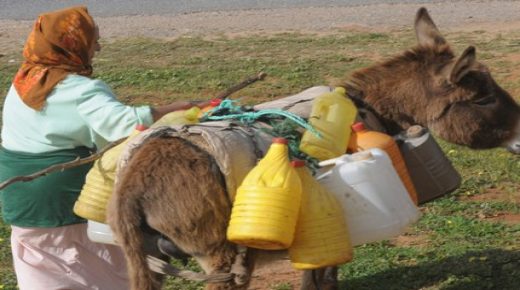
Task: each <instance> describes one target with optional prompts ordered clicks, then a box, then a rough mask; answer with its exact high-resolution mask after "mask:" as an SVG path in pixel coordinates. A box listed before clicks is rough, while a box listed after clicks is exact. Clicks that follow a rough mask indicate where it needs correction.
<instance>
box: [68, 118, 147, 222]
mask: <svg viewBox="0 0 520 290" xmlns="http://www.w3.org/2000/svg"><path fill="white" fill-rule="evenodd" d="M145 129H146V127H144V126H142V125H137V126H136V128H135V130H134V131H133V132H132V133H131V134H130V136H129V137H128V138H127V139H126V140H125V141H124V142H123V143H121V144H119V145H117V146H115V147H113V148H111V149H110V150H108V151H107V152H106V153H105V154H104V155H103V156H102V157H101V158H100V159H98V160H96V161H95V162H94V165H93V166H92V168H91V169H90V171H89V172H88V174H87V176H86V178H85V184H84V185H83V188H82V189H81V193H80V195H79V197H78V199H77V201H76V203H74V208H73V211H74V213H75V214H77V215H78V216H80V217H82V218H86V219H88V220H93V221H96V222H99V223H106V210H107V203H108V199H109V198H110V196H111V195H112V190H113V188H114V180H115V175H116V166H117V161H118V159H119V155H120V154H121V151H122V150H123V149H124V148H125V146H126V144H127V143H128V141H129V140H130V139H132V138H133V137H134V136H136V135H137V134H139V133H141V132H142V131H144V130H145Z"/></svg>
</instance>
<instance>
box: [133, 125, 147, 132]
mask: <svg viewBox="0 0 520 290" xmlns="http://www.w3.org/2000/svg"><path fill="white" fill-rule="evenodd" d="M135 129H136V130H137V131H144V130H146V129H148V127H146V126H145V125H143V124H137V125H135Z"/></svg>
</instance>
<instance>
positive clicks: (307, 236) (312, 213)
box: [289, 161, 353, 270]
mask: <svg viewBox="0 0 520 290" xmlns="http://www.w3.org/2000/svg"><path fill="white" fill-rule="evenodd" d="M292 164H293V166H294V167H296V171H297V172H298V176H300V180H301V183H302V188H303V191H302V201H301V208H300V216H299V218H298V223H297V226H296V233H295V234H294V241H293V243H292V245H291V247H290V248H289V257H290V259H291V263H292V266H293V267H294V268H296V269H299V270H309V269H317V268H322V267H326V266H334V265H339V264H343V263H346V262H349V261H351V260H352V255H353V250H352V245H351V242H350V236H349V232H348V228H347V224H346V222H345V217H344V214H343V210H342V208H341V205H340V203H339V202H338V200H337V199H336V198H335V196H334V195H333V194H332V193H330V192H328V191H327V190H326V189H325V188H324V187H323V186H322V185H321V184H319V183H318V182H317V181H316V179H315V178H314V177H313V176H312V175H311V173H310V172H309V170H308V169H307V167H305V166H304V165H305V163H304V162H303V161H293V163H292Z"/></svg>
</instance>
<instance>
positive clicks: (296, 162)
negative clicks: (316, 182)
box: [291, 159, 305, 167]
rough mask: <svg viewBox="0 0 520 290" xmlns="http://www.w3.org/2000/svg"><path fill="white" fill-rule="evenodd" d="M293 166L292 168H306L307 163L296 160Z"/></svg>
mask: <svg viewBox="0 0 520 290" xmlns="http://www.w3.org/2000/svg"><path fill="white" fill-rule="evenodd" d="M291 166H292V167H303V166H305V161H303V160H299V159H295V160H293V161H291Z"/></svg>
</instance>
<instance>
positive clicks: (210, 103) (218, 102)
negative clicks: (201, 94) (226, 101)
mask: <svg viewBox="0 0 520 290" xmlns="http://www.w3.org/2000/svg"><path fill="white" fill-rule="evenodd" d="M220 103H222V99H212V100H211V101H209V105H210V106H212V107H216V106H218V105H220Z"/></svg>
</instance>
